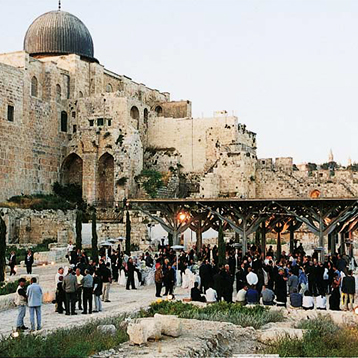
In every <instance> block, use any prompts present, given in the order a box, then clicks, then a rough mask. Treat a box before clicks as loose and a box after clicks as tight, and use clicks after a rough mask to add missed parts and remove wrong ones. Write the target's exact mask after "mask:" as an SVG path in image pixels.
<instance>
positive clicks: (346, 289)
mask: <svg viewBox="0 0 358 358" xmlns="http://www.w3.org/2000/svg"><path fill="white" fill-rule="evenodd" d="M355 293H356V280H355V278H354V277H353V271H352V270H349V271H348V276H346V277H344V278H343V281H342V306H343V309H344V310H345V311H346V310H347V309H348V299H349V304H350V309H351V310H352V311H353V302H354V294H355Z"/></svg>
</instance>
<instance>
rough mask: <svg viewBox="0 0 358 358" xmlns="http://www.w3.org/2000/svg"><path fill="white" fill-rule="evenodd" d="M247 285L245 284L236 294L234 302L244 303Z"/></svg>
mask: <svg viewBox="0 0 358 358" xmlns="http://www.w3.org/2000/svg"><path fill="white" fill-rule="evenodd" d="M247 290H248V287H247V285H245V286H244V287H243V288H242V289H241V290H240V291H239V292H238V293H237V295H236V302H238V303H242V304H243V305H244V304H246V293H247Z"/></svg>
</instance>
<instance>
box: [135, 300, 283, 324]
mask: <svg viewBox="0 0 358 358" xmlns="http://www.w3.org/2000/svg"><path fill="white" fill-rule="evenodd" d="M155 313H160V314H168V315H177V316H179V317H180V318H189V319H198V320H205V321H220V322H231V323H234V324H237V325H240V326H242V327H254V328H256V329H258V328H260V327H261V326H263V325H265V324H266V323H269V322H278V321H282V320H283V315H282V313H281V312H273V311H270V310H269V309H268V308H266V307H263V306H260V305H257V306H253V307H247V306H242V305H241V304H238V303H227V302H218V303H214V304H210V305H207V306H206V307H198V306H195V305H192V304H186V303H183V302H180V301H177V302H171V301H162V302H160V303H156V302H155V303H153V304H151V305H150V307H149V310H148V311H141V316H142V317H152V316H154V314H155Z"/></svg>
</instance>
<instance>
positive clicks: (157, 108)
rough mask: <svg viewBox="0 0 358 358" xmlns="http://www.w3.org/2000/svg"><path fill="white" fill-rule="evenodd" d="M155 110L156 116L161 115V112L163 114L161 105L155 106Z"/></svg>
mask: <svg viewBox="0 0 358 358" xmlns="http://www.w3.org/2000/svg"><path fill="white" fill-rule="evenodd" d="M155 111H156V112H157V115H158V117H161V116H162V114H163V108H162V107H160V106H157V107H156V108H155Z"/></svg>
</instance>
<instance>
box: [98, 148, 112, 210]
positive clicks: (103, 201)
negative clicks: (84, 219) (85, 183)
mask: <svg viewBox="0 0 358 358" xmlns="http://www.w3.org/2000/svg"><path fill="white" fill-rule="evenodd" d="M97 203H98V205H101V206H113V204H114V158H113V156H112V155H110V154H108V153H105V154H103V155H102V156H101V158H100V159H99V162H98V174H97Z"/></svg>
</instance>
